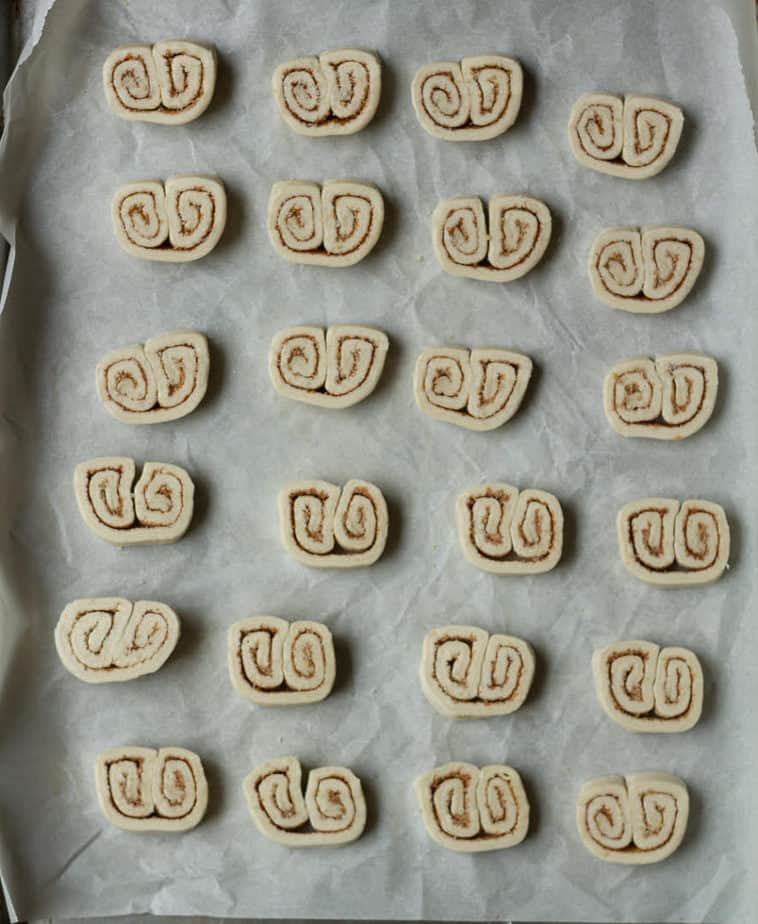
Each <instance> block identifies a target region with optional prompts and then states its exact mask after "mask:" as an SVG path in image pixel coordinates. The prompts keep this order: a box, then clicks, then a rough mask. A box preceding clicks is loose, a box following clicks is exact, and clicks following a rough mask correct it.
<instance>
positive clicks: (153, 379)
mask: <svg viewBox="0 0 758 924" xmlns="http://www.w3.org/2000/svg"><path fill="white" fill-rule="evenodd" d="M209 367H210V359H209V357H208V341H207V340H206V339H205V337H204V336H203V335H202V334H199V333H197V331H194V330H174V331H170V332H169V333H167V334H160V335H159V336H158V337H151V338H150V339H149V340H147V341H146V342H145V345H144V347H143V346H142V345H141V344H139V343H136V344H133V345H131V346H125V347H121V348H119V349H117V350H111V352H110V353H106V355H105V356H103V358H102V359H101V360H100V362H99V363H98V364H97V376H96V380H97V393H98V396H99V397H100V400H101V401H102V403H103V405H104V406H105V409H106V410H107V411H108V412H109V413H110V414H112V415H113V417H115V418H116V420H120V421H122V422H123V423H133V424H152V423H163V422H165V421H168V420H178V419H179V418H180V417H185V416H186V415H187V414H190V413H192V411H194V410H195V408H196V407H197V406H198V404H200V402H201V401H202V400H203V397H204V396H205V390H206V388H207V387H208V370H209Z"/></svg>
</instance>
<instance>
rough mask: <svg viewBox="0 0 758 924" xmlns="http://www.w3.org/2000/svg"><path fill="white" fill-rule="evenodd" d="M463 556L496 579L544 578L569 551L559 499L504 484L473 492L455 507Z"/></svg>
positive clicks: (459, 498) (478, 488)
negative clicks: (497, 576)
mask: <svg viewBox="0 0 758 924" xmlns="http://www.w3.org/2000/svg"><path fill="white" fill-rule="evenodd" d="M455 516H456V521H457V523H458V537H459V539H460V542H461V548H462V549H463V554H464V555H465V557H466V558H467V559H468V560H469V561H470V562H471V564H472V565H476V567H477V568H481V569H482V571H489V572H490V574H542V573H543V572H545V571H551V570H552V569H553V568H554V567H555V566H556V565H557V564H558V562H559V561H560V558H561V552H562V551H563V510H562V509H561V505H560V503H559V502H558V498H557V497H555V496H554V495H552V494H548V493H547V491H537V490H535V489H534V488H530V489H525V490H523V491H520V492H519V490H518V488H514V487H513V486H512V485H509V484H505V483H503V482H490V483H488V484H481V485H477V486H476V487H474V488H469V489H468V490H467V491H464V493H463V494H461V495H460V496H459V497H458V500H457V502H456V507H455Z"/></svg>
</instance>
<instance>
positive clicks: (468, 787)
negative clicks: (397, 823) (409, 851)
mask: <svg viewBox="0 0 758 924" xmlns="http://www.w3.org/2000/svg"><path fill="white" fill-rule="evenodd" d="M416 795H417V796H418V800H419V804H420V806H421V817H422V818H423V820H424V825H425V826H426V830H427V832H428V833H429V836H430V837H431V838H432V840H434V841H436V842H437V843H438V844H440V845H441V846H442V847H447V848H448V849H449V850H458V851H460V852H462V853H475V852H479V851H483V850H500V849H502V848H504V847H515V846H516V845H517V844H520V843H521V841H523V839H524V838H525V837H526V834H527V831H528V830H529V800H528V799H527V798H526V793H525V792H524V785H523V783H522V782H521V777H520V776H519V775H518V773H517V771H516V770H514V769H513V767H508V766H506V765H505V764H492V765H490V766H487V767H482V768H481V770H480V769H479V767H476V766H474V764H467V763H463V762H462V761H454V762H452V763H449V764H444V765H443V766H441V767H436V768H435V769H434V770H432V771H431V773H426V774H424V776H420V777H419V778H418V779H417V780H416Z"/></svg>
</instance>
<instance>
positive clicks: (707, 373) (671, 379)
mask: <svg viewBox="0 0 758 924" xmlns="http://www.w3.org/2000/svg"><path fill="white" fill-rule="evenodd" d="M718 385H719V370H718V365H717V364H716V360H715V359H712V358H711V357H710V356H704V355H703V354H701V353H664V354H662V355H659V356H656V357H655V360H652V359H649V358H648V357H646V356H637V357H635V358H633V359H625V360H623V361H622V362H620V363H616V364H615V365H614V366H612V367H611V370H610V372H609V373H608V375H607V376H606V377H605V385H604V387H603V405H604V407H605V416H606V417H607V418H608V423H610V425H611V426H612V427H613V429H614V430H615V431H616V433H620V434H621V435H622V436H643V437H648V438H650V439H656V440H683V439H686V438H687V437H688V436H692V434H693V433H697V431H698V430H700V429H701V428H702V427H704V426H705V424H706V423H708V421H709V420H710V417H711V414H712V413H713V408H714V405H715V404H716V394H717V393H718Z"/></svg>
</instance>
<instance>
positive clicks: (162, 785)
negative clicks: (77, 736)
mask: <svg viewBox="0 0 758 924" xmlns="http://www.w3.org/2000/svg"><path fill="white" fill-rule="evenodd" d="M95 780H96V783H97V796H98V799H99V800H100V807H101V808H102V810H103V814H104V815H105V817H106V818H107V819H108V821H110V822H111V823H112V824H114V825H115V826H116V827H117V828H122V829H123V830H124V831H189V829H190V828H194V827H195V825H196V824H198V823H199V822H200V821H201V820H202V818H203V815H205V809H206V808H207V805H208V784H207V782H206V780H205V772H204V771H203V765H202V763H201V762H200V758H199V757H198V756H197V754H193V752H192V751H187V750H185V748H175V747H168V748H161V749H160V750H159V751H156V750H154V749H153V748H140V747H130V746H126V747H121V748H110V750H108V751H104V752H103V753H102V754H100V755H99V756H98V758H97V761H96V763H95Z"/></svg>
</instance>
